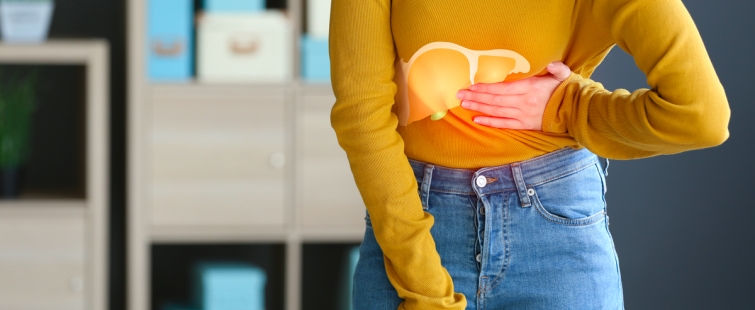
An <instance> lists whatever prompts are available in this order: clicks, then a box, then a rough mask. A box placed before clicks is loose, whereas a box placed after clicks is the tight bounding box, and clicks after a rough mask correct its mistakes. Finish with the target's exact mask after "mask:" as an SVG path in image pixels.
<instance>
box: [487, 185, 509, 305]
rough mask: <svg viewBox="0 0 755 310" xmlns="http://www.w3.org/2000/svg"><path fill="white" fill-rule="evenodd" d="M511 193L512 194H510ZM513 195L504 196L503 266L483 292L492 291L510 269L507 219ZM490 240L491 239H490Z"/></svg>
mask: <svg viewBox="0 0 755 310" xmlns="http://www.w3.org/2000/svg"><path fill="white" fill-rule="evenodd" d="M509 195H511V194H509ZM510 198H511V197H508V196H504V197H503V199H504V201H505V202H504V203H503V250H504V251H505V252H504V255H503V266H501V270H499V271H498V274H497V275H496V276H495V280H493V283H490V284H488V287H484V288H482V290H481V291H482V292H481V293H482V294H484V293H487V292H490V291H492V290H493V289H494V288H495V287H496V286H498V284H500V283H501V282H502V281H503V279H504V278H505V277H506V271H508V270H509V268H508V267H509V263H510V258H511V256H510V255H511V254H510V253H511V251H509V243H508V237H507V234H506V233H507V232H508V230H507V228H508V224H507V223H508V222H507V221H506V220H507V219H508V218H509V200H510ZM488 240H489V239H488Z"/></svg>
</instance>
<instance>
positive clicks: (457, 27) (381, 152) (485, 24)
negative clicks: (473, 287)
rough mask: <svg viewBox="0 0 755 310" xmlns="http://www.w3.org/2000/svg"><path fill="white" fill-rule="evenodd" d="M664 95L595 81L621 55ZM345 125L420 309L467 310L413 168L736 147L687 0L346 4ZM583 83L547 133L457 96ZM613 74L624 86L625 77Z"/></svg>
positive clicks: (339, 129)
mask: <svg viewBox="0 0 755 310" xmlns="http://www.w3.org/2000/svg"><path fill="white" fill-rule="evenodd" d="M614 45H618V46H619V47H621V48H622V49H623V50H624V51H626V52H627V53H629V54H630V55H632V56H633V57H634V59H635V62H636V63H637V65H638V67H639V68H640V69H641V70H642V71H643V72H644V73H645V74H646V76H647V82H648V85H650V86H651V87H652V89H640V90H636V91H634V92H628V91H626V90H623V89H619V90H615V91H608V90H605V89H604V88H603V86H602V85H601V84H600V83H597V82H594V81H591V80H589V77H590V75H591V74H592V73H593V71H594V70H595V68H596V67H597V66H598V65H599V64H600V62H601V61H602V60H603V58H604V57H605V56H606V55H607V54H608V52H609V51H610V49H611V48H612V47H613V46H614ZM330 57H331V66H332V83H333V90H334V92H335V95H336V98H337V101H336V103H335V105H334V107H333V110H332V114H331V122H332V125H333V128H334V129H335V131H336V134H337V136H338V141H339V143H340V145H341V147H342V148H343V149H344V150H345V151H346V154H347V155H348V158H349V162H350V164H351V169H352V172H353V174H354V179H355V180H356V183H357V187H358V188H359V191H360V193H361V195H362V198H363V199H364V202H365V205H366V206H367V209H368V212H369V213H370V216H371V219H372V224H373V228H374V231H375V236H376V238H377V241H378V243H379V244H380V247H381V249H382V250H383V252H384V254H385V267H386V271H387V273H388V277H389V279H390V281H391V283H392V284H393V286H394V287H395V288H396V289H397V291H398V293H399V296H400V297H401V298H404V299H405V302H404V303H403V304H402V307H403V308H406V309H463V308H464V307H465V305H466V300H465V298H464V296H462V295H461V294H458V293H454V290H453V283H452V281H451V278H450V277H449V275H448V272H447V271H446V270H445V269H444V268H443V267H442V266H441V262H440V257H439V256H438V254H437V251H436V250H435V244H434V241H433V239H432V236H431V235H430V227H431V226H432V225H433V218H432V216H431V215H429V214H427V213H425V212H423V210H422V206H421V203H420V200H419V197H418V195H417V183H416V181H415V179H414V174H413V173H412V170H411V167H410V166H409V163H408V162H407V157H409V158H413V159H417V160H421V161H425V162H430V163H434V164H438V165H442V166H447V167H456V168H479V167H483V166H496V165H503V164H507V163H511V162H516V161H521V160H525V159H529V158H532V157H536V156H539V155H542V154H545V153H548V152H552V151H555V150H558V149H560V148H564V147H573V148H579V147H586V148H588V149H589V150H591V151H592V152H594V153H596V154H598V155H600V156H604V157H607V158H617V159H631V158H642V157H648V156H654V155H659V154H673V153H678V152H682V151H687V150H692V149H699V148H705V147H711V146H715V145H718V144H721V143H722V142H723V141H724V140H726V139H727V138H728V135H729V133H728V129H727V126H728V122H729V114H730V112H729V107H728V102H727V100H726V95H725V93H724V89H723V87H722V86H721V83H720V82H719V80H718V77H717V76H716V73H715V71H714V69H713V66H712V64H711V61H710V59H709V57H708V55H707V52H706V50H705V47H704V46H703V42H702V40H701V38H700V35H699V33H698V31H697V29H696V27H695V25H694V23H693V21H692V19H691V17H690V16H689V13H688V12H687V10H686V9H685V8H684V6H683V4H682V2H681V1H680V0H571V1H568V0H559V1H555V0H553V1H536V0H508V1H493V0H475V1H459V0H455V1H448V0H393V1H391V0H332V8H331V25H330ZM553 61H562V62H564V63H565V64H566V65H568V66H569V67H570V68H571V69H572V70H573V71H574V73H573V74H572V75H571V76H570V77H569V79H567V80H566V81H564V82H563V83H562V84H561V85H560V86H559V88H558V89H557V90H556V92H555V93H554V94H553V96H552V98H551V100H550V102H549V103H548V105H547V106H546V110H545V115H544V116H543V131H516V130H502V129H493V128H488V127H483V126H481V125H477V124H475V123H474V122H472V117H473V116H475V115H477V114H475V113H472V112H470V111H467V110H465V109H463V108H461V107H459V103H460V102H459V100H458V99H456V98H455V94H456V92H457V91H458V90H459V89H465V88H467V87H468V86H469V85H471V84H472V83H480V82H483V83H492V82H499V81H503V80H505V81H513V80H518V79H523V78H527V77H531V76H534V75H543V74H545V73H547V72H546V70H545V67H546V66H547V65H548V64H549V63H550V62H553ZM613 74H622V73H621V72H613Z"/></svg>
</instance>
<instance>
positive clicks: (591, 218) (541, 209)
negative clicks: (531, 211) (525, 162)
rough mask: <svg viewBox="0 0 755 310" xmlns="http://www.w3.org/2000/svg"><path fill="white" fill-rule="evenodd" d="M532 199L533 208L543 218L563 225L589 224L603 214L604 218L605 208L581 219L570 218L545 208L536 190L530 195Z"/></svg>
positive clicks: (598, 219)
mask: <svg viewBox="0 0 755 310" xmlns="http://www.w3.org/2000/svg"><path fill="white" fill-rule="evenodd" d="M532 197H533V200H534V202H535V204H536V205H535V209H536V210H537V212H538V213H540V215H542V217H543V218H545V220H546V221H549V222H552V223H556V224H560V225H564V226H573V227H579V226H589V225H593V224H596V223H599V222H600V217H601V216H603V218H605V215H606V210H605V208H604V209H603V210H601V211H598V212H597V213H595V214H593V215H590V216H588V217H585V218H581V219H570V218H566V217H562V216H558V215H555V214H553V213H550V211H548V210H547V209H545V206H543V203H542V202H540V197H538V195H537V191H536V192H535V195H533V196H532Z"/></svg>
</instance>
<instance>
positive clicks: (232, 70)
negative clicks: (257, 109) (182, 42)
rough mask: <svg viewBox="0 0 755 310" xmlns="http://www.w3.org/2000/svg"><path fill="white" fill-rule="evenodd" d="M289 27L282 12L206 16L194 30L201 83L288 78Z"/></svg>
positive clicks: (289, 53)
mask: <svg viewBox="0 0 755 310" xmlns="http://www.w3.org/2000/svg"><path fill="white" fill-rule="evenodd" d="M292 49H293V47H292V41H291V25H290V22H289V20H288V18H286V17H285V16H284V15H283V13H281V12H278V11H266V12H261V13H208V14H205V15H204V16H203V17H202V18H201V19H200V20H199V25H198V30H197V77H198V79H199V80H200V81H203V82H255V83H282V82H287V81H289V80H290V79H291V75H292V64H291V63H292V61H293V59H292V58H293V57H292Z"/></svg>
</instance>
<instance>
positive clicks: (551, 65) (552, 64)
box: [548, 63, 556, 69]
mask: <svg viewBox="0 0 755 310" xmlns="http://www.w3.org/2000/svg"><path fill="white" fill-rule="evenodd" d="M555 67H556V64H554V63H550V64H549V65H548V68H551V69H553V68H555Z"/></svg>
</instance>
